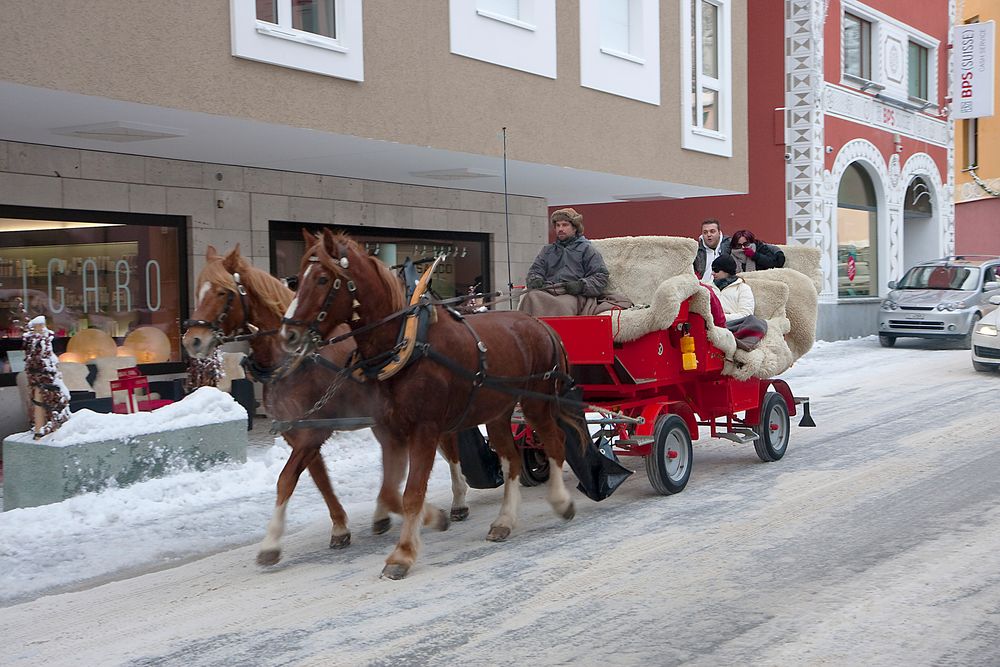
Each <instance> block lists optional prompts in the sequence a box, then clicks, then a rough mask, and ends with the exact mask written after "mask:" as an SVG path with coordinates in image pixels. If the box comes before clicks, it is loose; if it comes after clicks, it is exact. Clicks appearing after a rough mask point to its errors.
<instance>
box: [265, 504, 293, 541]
mask: <svg viewBox="0 0 1000 667" xmlns="http://www.w3.org/2000/svg"><path fill="white" fill-rule="evenodd" d="M287 509H288V501H287V500H286V501H285V502H283V503H281V504H280V505H275V507H274V515H273V516H271V520H270V521H268V522H267V535H265V536H264V541H263V542H261V543H260V550H261V551H277V550H278V549H280V548H281V536H282V535H284V534H285V511H286V510H287Z"/></svg>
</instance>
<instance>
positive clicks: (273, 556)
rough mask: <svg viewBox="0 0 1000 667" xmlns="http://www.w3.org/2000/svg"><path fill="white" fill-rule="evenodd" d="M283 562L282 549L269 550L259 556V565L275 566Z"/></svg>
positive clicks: (259, 553)
mask: <svg viewBox="0 0 1000 667" xmlns="http://www.w3.org/2000/svg"><path fill="white" fill-rule="evenodd" d="M279 560H281V549H268V550H267V551H261V552H258V554H257V565H275V564H277V562H278V561H279Z"/></svg>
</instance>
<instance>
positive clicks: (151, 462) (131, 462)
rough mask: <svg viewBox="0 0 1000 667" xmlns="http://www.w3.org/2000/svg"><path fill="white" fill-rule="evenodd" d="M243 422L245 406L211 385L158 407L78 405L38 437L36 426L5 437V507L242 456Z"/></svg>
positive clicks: (44, 501) (52, 499) (240, 459)
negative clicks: (109, 410)
mask: <svg viewBox="0 0 1000 667" xmlns="http://www.w3.org/2000/svg"><path fill="white" fill-rule="evenodd" d="M246 425H247V413H246V410H244V409H243V407H241V406H240V404H239V403H237V402H236V401H235V400H234V399H233V397H232V396H230V395H229V394H227V393H225V392H222V391H219V390H218V389H215V388H212V387H203V388H201V389H198V390H197V391H195V392H193V393H191V394H190V395H188V396H187V397H185V398H184V399H183V400H181V401H178V402H177V403H172V404H170V405H166V406H164V407H162V408H160V409H158V410H155V411H153V412H139V413H135V414H127V415H118V414H98V413H96V412H92V411H90V410H80V411H79V412H76V413H74V414H72V415H71V416H70V418H69V420H68V421H67V422H66V423H64V424H63V425H62V428H60V429H59V430H58V431H55V432H54V433H50V434H49V435H46V436H44V437H42V438H40V439H37V440H36V439H34V434H33V433H32V432H31V431H28V432H25V433H17V434H14V435H10V436H8V437H7V438H6V439H4V441H3V468H4V470H3V472H4V482H3V509H4V510H5V511H6V510H11V509H15V508H17V507H36V506H38V505H46V504H48V503H55V502H59V501H61V500H65V499H66V498H69V497H71V496H75V495H77V494H80V493H86V492H91V491H100V490H102V489H105V488H108V487H112V486H127V485H129V484H133V483H135V482H139V481H143V480H146V479H150V478H153V477H162V476H163V475H165V474H168V473H170V472H174V471H178V470H184V469H196V470H203V469H205V468H207V467H209V466H212V465H216V464H219V463H227V462H239V463H243V462H245V461H246V457H247V426H246Z"/></svg>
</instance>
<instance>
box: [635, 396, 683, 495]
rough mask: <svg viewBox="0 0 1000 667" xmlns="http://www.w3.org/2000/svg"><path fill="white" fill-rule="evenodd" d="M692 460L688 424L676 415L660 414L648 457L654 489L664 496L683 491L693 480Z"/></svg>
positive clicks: (648, 469) (647, 472) (648, 466)
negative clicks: (690, 480) (691, 479)
mask: <svg viewBox="0 0 1000 667" xmlns="http://www.w3.org/2000/svg"><path fill="white" fill-rule="evenodd" d="M693 458H694V457H693V455H692V451H691V434H690V433H689V432H688V429H687V424H685V423H684V420H683V419H681V418H680V417H678V416H677V415H661V416H660V417H659V419H657V420H656V432H655V435H654V436H653V448H652V451H651V452H650V454H649V456H647V457H646V476H647V477H649V483H650V484H651V485H652V486H653V489H654V490H655V491H656V492H657V493H660V494H662V495H664V496H669V495H673V494H675V493H680V492H681V491H683V490H684V487H685V486H687V483H688V480H689V479H690V478H691V462H692V460H693Z"/></svg>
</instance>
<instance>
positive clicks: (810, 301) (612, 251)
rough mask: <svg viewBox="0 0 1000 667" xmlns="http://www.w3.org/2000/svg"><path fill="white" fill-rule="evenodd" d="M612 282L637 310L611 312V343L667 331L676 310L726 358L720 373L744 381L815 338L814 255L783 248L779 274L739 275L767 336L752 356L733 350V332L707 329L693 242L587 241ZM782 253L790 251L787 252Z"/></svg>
mask: <svg viewBox="0 0 1000 667" xmlns="http://www.w3.org/2000/svg"><path fill="white" fill-rule="evenodd" d="M594 245H595V246H596V247H597V249H598V250H600V252H601V255H602V256H603V257H604V262H605V263H606V264H607V266H608V271H609V273H610V276H611V287H612V288H613V289H615V290H617V291H620V292H622V293H624V294H625V295H627V296H628V297H629V298H630V299H631V300H632V301H633V302H634V303H635V304H636V307H635V308H632V309H629V310H626V311H622V312H620V313H614V315H613V318H614V319H613V324H612V330H613V332H614V337H615V341H616V342H627V341H630V340H636V339H638V338H640V337H642V336H643V335H645V334H647V333H649V332H651V331H656V330H658V329H666V328H667V327H669V326H670V325H671V324H673V322H674V320H675V319H676V318H677V314H678V313H679V312H680V307H681V304H682V303H683V302H684V301H685V300H687V299H691V303H690V309H691V312H693V313H696V314H698V315H700V316H701V317H703V318H704V319H705V322H706V324H707V325H708V326H707V327H706V329H707V335H708V340H709V342H710V343H712V344H713V345H714V346H715V347H717V348H719V349H720V350H722V352H723V353H724V354H725V356H726V360H727V361H726V365H725V368H724V369H723V373H725V374H727V375H731V376H733V377H735V378H737V379H740V380H745V379H747V378H749V377H752V376H757V377H761V378H764V377H773V376H776V375H779V374H781V373H783V372H784V371H786V370H787V369H788V368H789V367H790V366H791V365H792V364H793V363H794V362H795V360H796V359H798V358H799V357H801V356H802V355H803V354H805V353H806V352H808V351H809V349H810V348H811V347H812V344H813V341H814V340H815V337H816V311H817V296H818V285H819V284H820V283H819V278H820V277H821V274H820V268H819V251H818V250H817V249H814V248H806V247H804V246H782V250H783V251H785V253H786V263H785V268H782V269H769V270H767V271H755V272H751V273H745V274H741V277H742V278H743V279H744V280H746V282H747V284H749V285H750V288H751V290H752V291H753V293H754V300H755V302H756V308H755V310H754V315H755V316H756V317H759V318H760V319H762V320H765V321H766V322H767V333H766V334H765V335H764V337H763V339H762V340H761V342H760V344H758V345H757V346H756V347H755V348H754V349H753V350H741V349H738V348H737V345H736V339H735V337H734V336H733V334H732V332H730V331H729V330H728V329H725V328H723V327H716V326H714V325H713V323H712V310H711V299H710V296H709V292H708V290H707V289H706V288H705V287H704V286H702V285H701V284H700V283H699V282H698V279H697V278H696V277H695V275H694V270H693V269H692V263H693V261H694V255H695V252H697V248H698V246H697V242H696V241H695V240H694V239H688V238H679V237H671V236H638V237H621V238H614V239H600V240H596V241H594ZM789 250H790V251H791V252H790V253H789Z"/></svg>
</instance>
